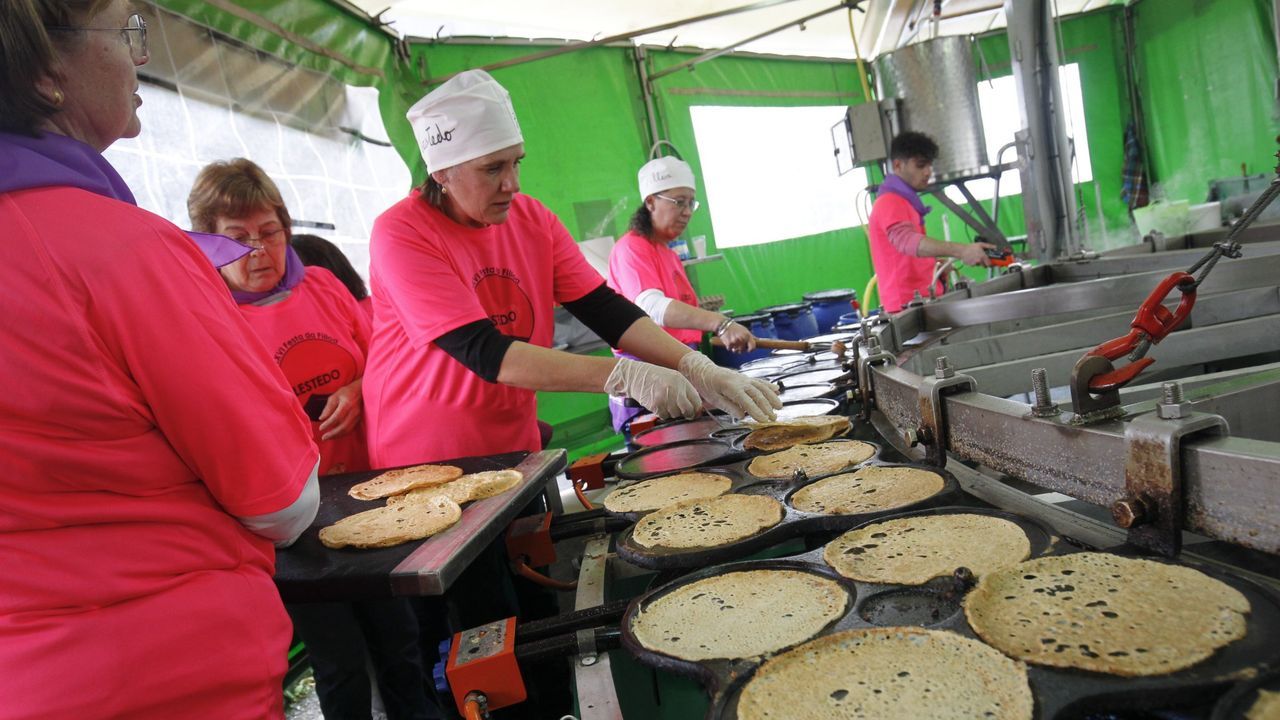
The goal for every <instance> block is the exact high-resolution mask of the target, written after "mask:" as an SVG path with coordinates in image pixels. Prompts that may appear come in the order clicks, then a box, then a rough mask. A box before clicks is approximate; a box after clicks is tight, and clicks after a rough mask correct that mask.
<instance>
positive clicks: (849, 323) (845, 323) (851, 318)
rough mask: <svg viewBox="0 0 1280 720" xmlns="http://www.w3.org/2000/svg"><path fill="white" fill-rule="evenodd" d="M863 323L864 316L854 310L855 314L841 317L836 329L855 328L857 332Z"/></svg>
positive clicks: (851, 313)
mask: <svg viewBox="0 0 1280 720" xmlns="http://www.w3.org/2000/svg"><path fill="white" fill-rule="evenodd" d="M861 322H862V315H860V314H859V313H858V311H857V310H854V311H853V312H850V313H845V314H843V315H841V316H840V319H839V320H837V321H836V327H842V328H854V329H855V330H856V329H857V327H856V326H857V325H858V323H861Z"/></svg>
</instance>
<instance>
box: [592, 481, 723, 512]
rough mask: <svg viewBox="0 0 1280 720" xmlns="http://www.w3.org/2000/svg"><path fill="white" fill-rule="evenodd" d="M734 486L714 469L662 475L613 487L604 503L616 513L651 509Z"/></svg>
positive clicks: (704, 496)
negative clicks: (713, 470)
mask: <svg viewBox="0 0 1280 720" xmlns="http://www.w3.org/2000/svg"><path fill="white" fill-rule="evenodd" d="M732 486H733V481H732V480H730V479H729V478H727V477H725V476H724V475H717V474H715V473H703V472H685V473H678V474H676V475H663V476H662V477H656V478H650V479H648V480H645V481H643V482H638V483H635V484H632V485H628V486H626V487H623V488H618V489H617V490H614V491H613V492H611V493H609V497H607V498H605V499H604V507H605V509H606V510H608V511H609V512H615V513H633V512H649V511H650V510H657V509H658V508H664V507H666V506H668V505H674V504H676V503H678V502H682V501H684V500H699V499H703V498H712V497H717V496H720V495H723V494H725V493H727V492H729V488H730V487H732Z"/></svg>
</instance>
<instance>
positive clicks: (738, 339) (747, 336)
mask: <svg viewBox="0 0 1280 720" xmlns="http://www.w3.org/2000/svg"><path fill="white" fill-rule="evenodd" d="M720 339H721V340H722V341H724V346H725V347H727V348H729V352H732V353H745V352H751V351H752V350H755V349H756V336H755V335H752V334H751V331H750V330H748V329H746V328H745V327H743V326H741V325H739V324H738V323H736V322H730V323H729V324H728V325H726V326H725V328H724V331H723V332H721V333H720Z"/></svg>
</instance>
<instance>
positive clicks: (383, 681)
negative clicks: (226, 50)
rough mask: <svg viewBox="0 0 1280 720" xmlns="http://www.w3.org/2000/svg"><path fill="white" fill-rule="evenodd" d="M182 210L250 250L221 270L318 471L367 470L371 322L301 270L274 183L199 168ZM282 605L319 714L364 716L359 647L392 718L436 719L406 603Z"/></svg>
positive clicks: (337, 287)
mask: <svg viewBox="0 0 1280 720" xmlns="http://www.w3.org/2000/svg"><path fill="white" fill-rule="evenodd" d="M187 210H188V212H189V214H190V215H191V222H192V225H193V226H194V227H195V229H196V230H198V231H201V232H213V233H219V234H222V235H226V236H228V237H230V238H232V239H233V240H236V241H237V242H240V243H243V244H246V245H249V246H250V247H252V248H253V252H252V253H250V254H249V255H246V256H245V257H243V258H241V259H240V260H237V261H236V262H233V263H230V264H227V265H223V266H222V267H220V268H219V271H220V272H221V273H222V278H223V280H224V281H225V282H226V284H227V287H228V288H230V290H231V294H232V295H233V296H234V297H235V299H236V302H237V304H238V307H239V308H240V313H241V314H242V315H243V316H244V318H245V319H246V320H248V321H249V325H250V326H251V327H252V328H253V329H254V331H255V332H256V333H257V334H258V337H259V338H260V339H261V340H262V343H263V345H265V346H266V349H267V353H268V354H269V355H270V357H271V359H272V360H274V361H275V363H276V364H277V365H278V366H279V367H280V370H281V371H282V372H283V373H284V375H285V379H286V380H288V382H289V386H290V387H291V388H292V389H293V392H294V395H295V396H296V397H297V400H298V403H299V404H300V405H301V406H302V408H303V410H304V411H305V412H306V414H307V415H308V416H309V417H310V419H311V421H312V428H313V431H314V432H315V439H316V443H317V444H318V445H319V446H320V475H322V476H323V475H328V474H333V473H341V472H354V471H358V470H367V469H368V468H369V459H368V451H367V450H366V446H365V432H364V424H363V422H362V409H361V392H360V390H361V384H362V378H363V375H364V361H365V355H366V351H367V349H368V347H369V318H368V316H367V315H366V314H365V312H364V310H362V309H360V307H359V305H357V304H356V299H355V297H354V296H353V295H352V293H351V291H350V290H348V288H347V286H345V285H343V284H342V283H341V282H339V280H338V279H337V278H336V277H334V275H333V274H332V273H330V272H329V271H328V270H325V269H324V268H322V267H305V266H303V264H302V261H301V259H300V258H299V257H298V255H297V253H296V252H295V251H294V250H293V249H292V248H291V247H290V244H289V239H290V236H291V234H292V233H291V230H290V227H291V226H290V216H289V210H288V208H286V207H285V204H284V200H283V199H282V198H281V196H280V190H279V188H277V187H276V184H275V183H274V182H272V180H271V178H270V177H268V176H267V174H266V173H265V172H263V170H262V168H260V167H258V166H257V165H256V164H254V163H253V162H251V161H249V160H245V159H244V158H237V159H235V160H231V161H228V162H215V163H211V164H210V165H207V166H206V167H205V168H204V169H203V170H201V171H200V173H199V175H197V176H196V181H195V184H194V186H193V187H192V189H191V193H190V195H189V196H188V198H187ZM248 351H250V349H249V348H246V352H248ZM287 608H288V610H289V615H290V616H291V617H292V618H293V623H294V629H295V630H296V631H297V633H298V635H299V637H301V638H302V640H303V641H304V642H305V643H306V644H307V650H308V653H309V658H310V661H311V666H312V668H313V669H314V670H315V674H316V693H317V694H318V695H319V696H320V706H321V709H322V710H323V711H324V714H325V715H326V716H327V717H335V718H352V719H353V720H359V719H360V718H369V717H370V716H371V697H372V693H371V691H370V685H369V679H368V675H367V673H366V671H365V654H366V650H367V651H368V653H369V655H370V656H371V659H372V661H373V665H374V669H375V671H376V674H377V680H378V684H379V687H380V688H381V690H382V696H383V701H384V704H385V706H386V709H387V713H388V716H389V717H390V718H392V719H393V720H399V719H406V720H419V719H421V718H428V717H438V715H437V712H438V711H437V709H436V708H435V707H434V704H433V703H432V701H431V700H429V699H428V697H427V695H426V689H425V685H424V682H425V676H424V675H423V667H422V665H423V661H422V653H421V650H420V647H419V644H418V641H417V636H418V628H417V622H416V619H415V617H414V614H413V611H412V608H411V607H410V606H409V605H408V603H407V601H405V600H402V599H389V600H368V601H359V602H324V603H293V604H290V605H288V606H287Z"/></svg>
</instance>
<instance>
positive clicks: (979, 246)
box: [956, 242, 996, 267]
mask: <svg viewBox="0 0 1280 720" xmlns="http://www.w3.org/2000/svg"><path fill="white" fill-rule="evenodd" d="M988 249H990V250H995V249H996V246H995V245H992V244H991V243H985V242H974V243H969V244H967V245H964V246H963V247H961V248H960V254H959V255H957V256H956V257H957V259H958V260H960V262H962V263H964V264H965V265H971V266H973V267H979V266H981V267H990V266H991V258H989V257H987V250H988Z"/></svg>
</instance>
